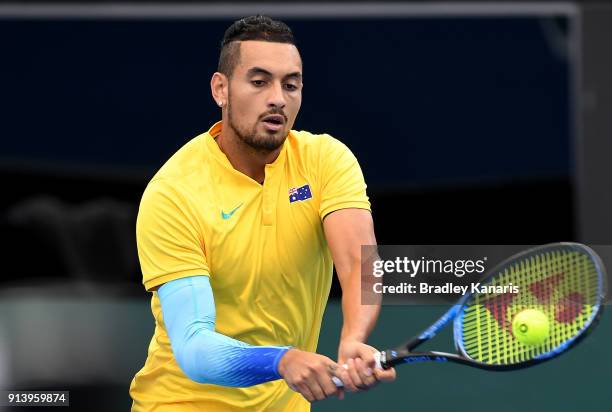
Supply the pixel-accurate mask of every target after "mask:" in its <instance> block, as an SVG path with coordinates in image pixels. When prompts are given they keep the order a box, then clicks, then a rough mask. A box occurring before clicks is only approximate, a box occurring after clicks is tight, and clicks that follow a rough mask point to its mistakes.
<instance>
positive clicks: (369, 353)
mask: <svg viewBox="0 0 612 412" xmlns="http://www.w3.org/2000/svg"><path fill="white" fill-rule="evenodd" d="M376 352H377V350H376V348H373V347H372V346H368V345H363V346H362V347H360V348H359V356H358V357H359V358H361V360H363V361H364V363H365V364H366V366H367V367H369V368H370V369H374V368H375V367H376V359H374V353H376Z"/></svg>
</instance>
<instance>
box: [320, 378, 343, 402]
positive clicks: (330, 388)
mask: <svg viewBox="0 0 612 412" xmlns="http://www.w3.org/2000/svg"><path fill="white" fill-rule="evenodd" d="M318 383H319V386H320V387H321V389H323V392H324V393H325V397H329V396H333V395H337V394H338V390H339V388H338V387H337V386H336V384H335V383H334V381H332V380H331V376H330V375H319V376H318Z"/></svg>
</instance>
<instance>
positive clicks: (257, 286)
mask: <svg viewBox="0 0 612 412" xmlns="http://www.w3.org/2000/svg"><path fill="white" fill-rule="evenodd" d="M221 127H222V124H221V122H219V123H216V124H215V125H214V126H213V127H212V128H211V129H210V130H209V131H208V132H206V133H203V134H201V135H199V136H197V137H195V138H194V139H192V140H191V141H189V142H188V143H187V144H186V145H185V146H183V147H182V148H181V149H180V150H179V151H178V152H177V153H175V154H174V155H173V156H172V157H171V158H170V159H169V160H168V161H167V162H166V164H164V166H163V167H162V168H161V169H160V170H159V171H158V173H157V174H156V175H155V176H154V177H153V179H152V180H151V181H150V182H149V184H148V186H147V188H146V190H145V192H144V194H143V197H142V201H141V203H140V209H139V212H138V221H137V225H136V226H137V227H136V235H137V243H138V255H139V259H140V265H141V269H142V273H143V283H144V286H145V288H146V289H147V290H151V289H152V288H155V287H157V286H159V285H162V284H163V283H165V282H169V281H171V280H174V279H179V278H182V277H187V276H194V275H205V276H209V277H210V283H211V286H212V289H213V294H214V297H215V306H216V313H217V322H216V331H217V332H219V333H221V334H223V335H226V336H230V337H232V338H234V339H238V340H240V341H243V342H246V343H249V344H251V345H289V346H294V347H297V348H299V349H302V350H306V351H310V352H316V349H317V341H318V338H319V331H320V327H321V319H322V317H323V311H324V309H325V305H326V303H327V297H328V295H329V289H330V286H331V280H332V279H331V278H332V268H333V267H332V266H333V262H332V258H331V254H330V251H329V248H328V246H327V242H326V240H325V235H324V232H323V225H322V220H323V218H324V217H325V216H326V215H327V214H329V213H330V212H333V211H335V210H338V209H345V208H360V209H368V210H369V209H370V203H369V201H368V197H367V195H366V185H365V183H364V179H363V175H362V173H361V169H360V168H359V164H358V163H357V160H356V159H355V156H353V154H352V153H351V152H350V151H349V149H348V148H347V147H346V146H345V145H344V144H342V143H341V142H339V141H338V140H336V139H334V138H332V137H331V136H329V135H313V134H311V133H308V132H304V131H291V132H290V133H289V135H288V137H287V139H286V141H285V143H284V144H283V147H282V150H281V152H280V154H279V156H278V158H277V159H276V160H275V161H274V162H273V163H271V164H268V165H266V168H265V181H264V183H263V185H262V184H259V183H258V182H256V181H254V180H253V179H251V178H249V177H248V176H246V175H244V174H242V173H240V172H238V171H237V170H235V169H234V168H233V167H232V165H231V164H230V162H229V160H228V159H227V157H226V156H225V154H224V153H223V152H222V151H221V150H220V149H219V146H218V145H217V143H216V142H215V140H214V138H215V137H216V136H217V135H219V133H220V132H221ZM151 310H152V312H153V316H154V318H155V333H154V335H153V338H152V339H151V343H150V345H149V350H148V357H147V360H146V363H145V365H144V367H143V368H142V369H141V370H140V371H139V372H138V373H137V374H136V376H135V377H134V379H133V381H132V384H131V386H130V394H131V396H132V399H133V406H132V411H133V412H145V411H147V412H153V411H155V412H166V411H178V412H188V411H189V412H190V411H233V410H249V411H258V410H262V411H263V410H266V411H291V412H294V411H308V410H309V409H310V404H309V403H308V402H307V401H306V400H305V399H304V398H303V397H302V396H301V395H299V394H298V393H296V392H293V391H292V390H291V389H289V387H288V386H287V385H286V383H285V381H284V380H282V379H280V380H277V381H273V382H268V383H264V384H261V385H256V386H252V387H249V388H230V387H223V386H218V385H210V384H199V383H196V382H194V381H192V380H190V379H189V378H187V377H186V376H185V374H184V373H183V372H182V370H181V369H180V367H179V366H178V364H177V363H176V360H175V359H174V356H173V354H172V348H171V346H170V341H169V338H168V335H167V333H166V328H165V325H164V319H163V316H162V311H161V306H160V302H159V297H158V295H157V292H156V291H153V292H152V298H151Z"/></svg>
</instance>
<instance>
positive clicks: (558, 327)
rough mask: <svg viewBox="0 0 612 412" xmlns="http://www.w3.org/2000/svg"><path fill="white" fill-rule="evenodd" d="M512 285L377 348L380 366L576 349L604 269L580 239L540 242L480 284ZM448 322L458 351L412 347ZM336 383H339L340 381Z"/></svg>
mask: <svg viewBox="0 0 612 412" xmlns="http://www.w3.org/2000/svg"><path fill="white" fill-rule="evenodd" d="M509 284H512V285H516V286H518V292H517V293H505V294H495V293H474V294H468V295H465V296H463V297H462V298H461V300H459V302H457V303H456V304H455V305H454V306H453V307H452V308H451V309H450V310H449V311H448V312H446V313H445V314H444V315H443V316H442V317H441V318H440V319H438V320H437V321H436V322H435V323H434V324H433V325H431V326H430V327H429V328H427V329H426V330H425V331H423V333H421V334H420V335H418V336H416V337H414V338H412V339H411V340H409V341H408V342H406V343H405V344H403V345H401V346H398V347H396V348H395V349H389V350H385V351H382V352H378V353H376V354H375V358H376V360H377V367H381V368H385V369H387V368H390V367H393V366H395V365H398V364H402V363H415V362H454V363H460V364H463V365H468V366H472V367H476V368H480V369H486V370H493V371H507V370H514V369H521V368H525V367H529V366H532V365H536V364H538V363H541V362H544V361H546V360H549V359H552V358H554V357H556V356H558V355H560V354H561V353H563V352H565V351H567V350H568V349H570V348H572V347H574V346H575V345H576V344H577V343H578V342H580V341H581V340H582V339H583V338H584V337H585V336H586V335H587V334H588V333H589V332H590V331H592V330H593V329H594V327H595V326H596V324H597V321H598V320H599V317H600V315H601V313H602V311H603V301H604V296H605V269H604V266H603V263H602V261H601V259H600V258H599V256H597V254H596V253H595V252H594V251H593V250H592V249H591V248H589V247H587V246H584V245H581V244H578V243H555V244H550V245H545V246H539V247H536V248H533V249H530V250H527V251H524V252H521V253H519V254H517V255H514V256H512V257H511V258H509V259H507V260H505V261H503V262H502V263H500V264H499V265H497V266H496V267H495V268H493V269H492V270H491V271H490V272H489V274H488V275H487V277H486V278H485V280H484V281H483V282H481V285H493V286H504V285H509ZM451 321H453V332H454V341H455V348H456V350H457V353H444V352H436V351H428V352H413V350H414V349H415V348H417V347H418V346H419V345H421V344H422V343H423V342H426V341H428V340H429V339H431V338H432V337H434V336H435V335H436V334H437V333H438V332H439V331H440V330H441V329H442V328H444V327H445V326H446V325H447V324H449V323H450V322H451ZM333 379H334V382H335V383H336V385H338V386H342V382H341V381H340V379H338V378H336V377H334V378H333Z"/></svg>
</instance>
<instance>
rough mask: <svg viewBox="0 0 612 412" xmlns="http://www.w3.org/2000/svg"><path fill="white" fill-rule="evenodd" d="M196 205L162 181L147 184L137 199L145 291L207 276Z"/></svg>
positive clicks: (137, 222) (139, 240) (137, 237)
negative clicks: (185, 278) (176, 280)
mask: <svg viewBox="0 0 612 412" xmlns="http://www.w3.org/2000/svg"><path fill="white" fill-rule="evenodd" d="M196 213H197V212H196V208H194V207H193V206H192V202H190V201H189V199H188V196H187V194H186V193H184V192H181V190H180V189H179V188H177V187H174V186H172V185H171V184H170V183H168V182H165V181H163V180H154V181H152V182H150V183H149V185H148V186H147V188H146V189H145V192H144V194H143V196H142V200H141V202H140V208H139V210H138V218H137V221H136V242H137V245H138V258H139V260H140V268H141V270H142V276H143V284H144V286H145V288H146V289H147V290H151V289H152V288H154V287H155V286H159V285H161V284H163V283H166V282H169V281H171V280H175V279H179V278H183V277H187V276H196V275H209V274H210V272H209V268H208V264H207V262H206V256H205V252H204V239H203V234H202V231H201V229H200V228H201V225H200V224H199V222H198V217H197V214H196Z"/></svg>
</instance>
